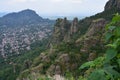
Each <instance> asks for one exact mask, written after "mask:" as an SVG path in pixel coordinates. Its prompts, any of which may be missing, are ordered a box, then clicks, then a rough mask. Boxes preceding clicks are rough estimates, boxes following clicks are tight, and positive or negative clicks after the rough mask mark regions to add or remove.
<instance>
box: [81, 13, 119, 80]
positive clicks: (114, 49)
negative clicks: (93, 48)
mask: <svg viewBox="0 0 120 80" xmlns="http://www.w3.org/2000/svg"><path fill="white" fill-rule="evenodd" d="M105 38H106V42H107V48H108V49H107V50H106V54H105V56H103V57H98V58H97V59H95V60H94V61H90V62H86V63H84V64H83V65H82V66H81V67H80V69H88V70H87V71H86V72H85V74H84V75H85V78H86V79H87V80H119V79H120V54H119V53H120V15H118V14H117V15H115V17H114V18H113V19H112V22H110V23H109V24H108V25H107V26H106V35H105Z"/></svg>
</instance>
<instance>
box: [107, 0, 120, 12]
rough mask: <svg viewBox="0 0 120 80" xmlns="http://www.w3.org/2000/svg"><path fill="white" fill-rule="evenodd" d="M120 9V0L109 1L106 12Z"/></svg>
mask: <svg viewBox="0 0 120 80" xmlns="http://www.w3.org/2000/svg"><path fill="white" fill-rule="evenodd" d="M113 8H115V9H120V0H109V1H108V2H107V3H106V5H105V11H106V10H111V9H113Z"/></svg>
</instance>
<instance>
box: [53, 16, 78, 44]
mask: <svg viewBox="0 0 120 80" xmlns="http://www.w3.org/2000/svg"><path fill="white" fill-rule="evenodd" d="M78 26H79V25H78V19H77V18H75V19H74V20H73V21H72V23H70V22H69V21H68V20H67V18H64V19H57V20H56V24H55V28H54V33H53V36H52V37H53V39H52V42H53V43H57V44H58V43H60V42H62V41H64V42H69V41H70V38H71V36H72V35H73V34H75V33H76V32H77V30H78Z"/></svg>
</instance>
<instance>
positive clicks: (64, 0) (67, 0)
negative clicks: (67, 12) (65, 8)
mask: <svg viewBox="0 0 120 80" xmlns="http://www.w3.org/2000/svg"><path fill="white" fill-rule="evenodd" d="M82 1H84V0H51V2H54V3H60V2H62V3H82Z"/></svg>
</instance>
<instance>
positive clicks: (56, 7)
mask: <svg viewBox="0 0 120 80" xmlns="http://www.w3.org/2000/svg"><path fill="white" fill-rule="evenodd" d="M107 1H108V0H0V12H7V13H8V12H18V11H21V10H24V9H32V10H35V11H36V12H37V13H38V14H39V15H42V16H89V15H93V14H96V13H98V12H101V11H103V10H104V6H105V3H106V2H107Z"/></svg>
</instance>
